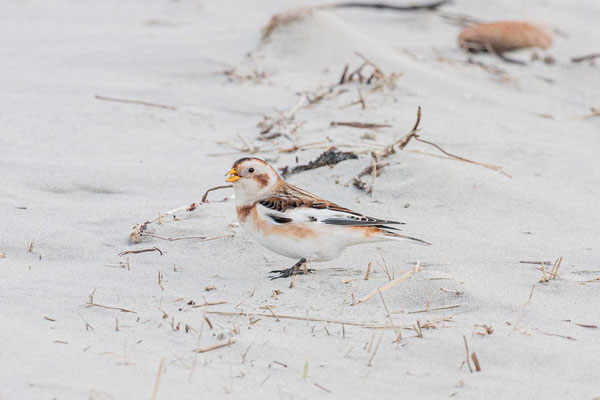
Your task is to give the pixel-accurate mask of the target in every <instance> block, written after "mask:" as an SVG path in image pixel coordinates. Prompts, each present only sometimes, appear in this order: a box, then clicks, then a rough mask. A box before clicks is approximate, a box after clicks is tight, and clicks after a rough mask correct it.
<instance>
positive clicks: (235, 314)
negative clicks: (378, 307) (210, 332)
mask: <svg viewBox="0 0 600 400" xmlns="http://www.w3.org/2000/svg"><path fill="white" fill-rule="evenodd" d="M206 314H213V315H224V316H232V317H240V316H241V317H261V318H275V316H274V315H271V314H258V313H245V312H232V311H206ZM277 318H278V319H280V320H281V319H292V320H297V321H306V322H309V321H311V322H324V323H329V324H339V325H342V327H344V326H345V325H348V326H357V327H360V328H366V329H412V328H407V327H403V326H399V325H396V326H392V325H372V324H365V323H360V322H351V321H340V320H336V319H328V318H314V317H309V316H304V317H300V316H297V315H281V314H277ZM449 318H452V317H449ZM440 321H441V320H440Z"/></svg>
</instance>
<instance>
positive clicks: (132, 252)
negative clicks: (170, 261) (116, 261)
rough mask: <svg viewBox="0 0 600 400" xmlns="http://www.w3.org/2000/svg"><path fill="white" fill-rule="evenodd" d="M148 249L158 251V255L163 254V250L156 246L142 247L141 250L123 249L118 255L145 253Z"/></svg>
mask: <svg viewBox="0 0 600 400" xmlns="http://www.w3.org/2000/svg"><path fill="white" fill-rule="evenodd" d="M149 251H158V252H159V253H160V255H161V256H162V255H163V252H162V251H160V249H159V248H158V247H153V248H151V249H143V250H128V251H123V252H121V253H119V257H123V256H124V255H126V254H140V253H147V252H149Z"/></svg>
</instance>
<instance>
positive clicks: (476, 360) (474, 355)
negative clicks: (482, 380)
mask: <svg viewBox="0 0 600 400" xmlns="http://www.w3.org/2000/svg"><path fill="white" fill-rule="evenodd" d="M471 359H473V364H474V365H475V371H477V372H480V371H481V366H480V365H479V359H478V358H477V354H475V353H472V354H471Z"/></svg>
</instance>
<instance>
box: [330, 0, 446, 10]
mask: <svg viewBox="0 0 600 400" xmlns="http://www.w3.org/2000/svg"><path fill="white" fill-rule="evenodd" d="M449 1H450V0H439V1H434V2H432V3H425V4H411V5H408V6H397V5H392V4H388V3H361V2H348V3H338V4H333V5H332V6H331V7H332V8H375V9H377V10H394V11H420V10H435V9H436V8H438V7H440V6H442V5H444V4H446V3H448V2H449Z"/></svg>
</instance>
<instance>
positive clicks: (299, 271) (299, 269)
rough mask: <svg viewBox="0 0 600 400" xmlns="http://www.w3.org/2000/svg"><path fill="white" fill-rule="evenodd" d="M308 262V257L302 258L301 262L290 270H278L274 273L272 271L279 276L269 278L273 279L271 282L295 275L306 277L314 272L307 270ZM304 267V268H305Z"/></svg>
mask: <svg viewBox="0 0 600 400" xmlns="http://www.w3.org/2000/svg"><path fill="white" fill-rule="evenodd" d="M307 262H308V260H307V259H306V257H302V258H301V259H300V261H298V262H297V263H296V264H294V266H293V267H291V268H288V269H276V270H274V271H271V273H272V274H273V273H276V274H279V275H276V276H270V277H269V278H271V280H273V279H279V278H289V277H290V276H293V275H304V274H307V273H310V272H313V271H314V270H313V269H308V268H306V263H307ZM303 267H304V268H303Z"/></svg>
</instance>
